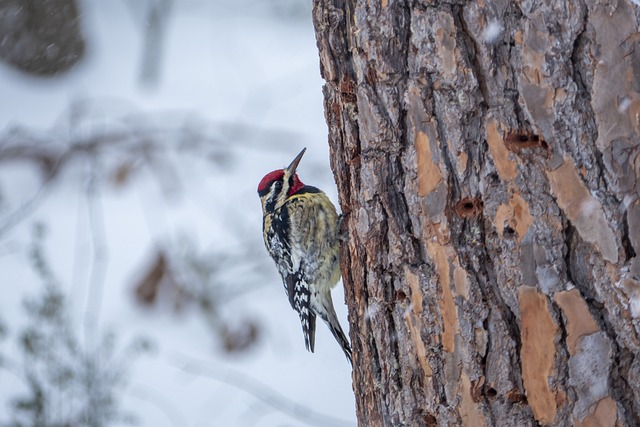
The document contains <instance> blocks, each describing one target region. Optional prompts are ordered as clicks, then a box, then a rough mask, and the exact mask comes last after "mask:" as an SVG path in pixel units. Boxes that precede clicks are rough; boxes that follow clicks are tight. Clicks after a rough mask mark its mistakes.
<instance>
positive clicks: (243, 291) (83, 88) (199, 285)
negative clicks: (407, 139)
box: [0, 0, 355, 427]
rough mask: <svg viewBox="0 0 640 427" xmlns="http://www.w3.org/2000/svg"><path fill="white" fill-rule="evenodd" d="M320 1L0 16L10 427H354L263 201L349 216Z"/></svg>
mask: <svg viewBox="0 0 640 427" xmlns="http://www.w3.org/2000/svg"><path fill="white" fill-rule="evenodd" d="M310 3H311V2H309V1H308V0H110V1H100V0H0V291H1V293H0V426H45V427H46V426H85V425H86V426H120V425H141V426H159V427H162V426H261V427H266V426H308V425H312V426H329V427H330V426H354V425H355V403H354V397H353V392H352V390H351V370H350V366H349V364H348V362H347V360H346V359H345V357H344V355H343V353H342V351H341V350H340V347H339V346H338V345H337V343H336V342H335V340H334V339H333V337H332V336H331V334H330V333H329V331H328V329H327V328H326V326H325V325H324V324H320V323H319V324H318V332H317V336H316V353H315V354H311V353H308V352H307V351H306V350H305V348H304V340H303V336H302V332H301V327H300V323H299V320H298V316H297V315H296V314H295V313H294V312H293V311H292V310H291V308H290V306H289V303H288V300H287V298H286V296H285V293H284V290H283V286H282V283H281V281H280V278H279V276H278V274H277V271H276V268H275V266H274V265H273V262H272V261H271V259H270V258H269V257H268V255H267V252H266V250H265V249H264V245H263V242H262V229H261V228H262V224H261V221H262V217H261V214H262V212H261V208H260V203H259V200H258V196H257V194H256V188H257V184H258V182H259V181H260V179H261V178H262V176H263V175H265V174H266V173H267V172H269V171H271V170H273V169H277V168H281V167H283V166H285V165H287V164H289V162H290V161H291V160H292V159H293V157H294V156H295V155H296V154H297V153H298V152H299V151H300V150H301V149H302V147H305V146H306V147H307V148H308V149H307V154H306V155H305V157H304V159H303V161H302V163H301V166H300V168H299V172H300V175H301V179H302V180H303V181H305V182H307V183H309V184H312V185H315V186H317V187H320V188H322V189H324V190H325V191H326V192H327V194H328V195H329V197H330V198H331V199H332V200H333V201H334V203H337V196H336V193H335V184H334V182H333V177H332V174H331V171H330V168H329V153H328V144H327V130H326V125H325V123H324V115H323V99H322V92H321V88H322V80H321V78H320V73H319V60H318V54H317V49H316V45H315V38H314V33H313V25H312V21H311V4H310ZM333 298H334V302H335V305H336V310H337V312H338V315H339V317H340V320H341V323H342V324H343V326H344V327H346V326H347V322H346V308H345V306H344V297H343V292H342V289H341V285H339V286H338V288H337V289H336V290H335V291H334V293H333Z"/></svg>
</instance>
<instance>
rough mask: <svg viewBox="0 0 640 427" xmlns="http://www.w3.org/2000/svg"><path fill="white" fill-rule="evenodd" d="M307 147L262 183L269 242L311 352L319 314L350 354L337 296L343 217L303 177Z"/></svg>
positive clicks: (263, 224) (260, 194)
mask: <svg viewBox="0 0 640 427" xmlns="http://www.w3.org/2000/svg"><path fill="white" fill-rule="evenodd" d="M305 150H306V148H305V149H303V150H302V151H301V152H300V154H298V156H297V157H296V158H295V159H293V161H292V162H291V164H290V165H289V166H287V167H286V168H284V169H278V170H275V171H273V172H269V173H268V174H266V175H265V176H264V178H262V181H260V184H259V185H258V195H259V196H260V201H261V202H262V214H263V217H262V227H263V235H264V243H265V246H266V247H267V250H268V251H269V254H270V255H271V257H272V258H273V260H274V261H275V263H276V266H277V267H278V270H279V271H280V275H281V276H282V281H283V282H284V289H285V291H286V293H287V296H288V297H289V303H290V304H291V307H292V308H293V309H294V310H295V311H296V312H298V315H299V316H300V322H301V323H302V332H303V333H304V342H305V345H306V347H307V350H309V351H311V352H313V349H314V346H315V335H316V315H317V316H320V318H321V319H322V320H324V321H325V322H326V324H327V326H329V329H330V330H331V333H332V334H333V336H334V337H335V338H336V340H337V341H338V343H339V344H340V346H341V347H342V350H343V351H344V354H345V355H346V356H347V359H349V362H351V363H353V362H352V360H351V346H350V345H349V341H348V340H347V337H346V336H345V334H344V332H343V331H342V328H341V327H340V322H338V317H337V316H336V312H335V310H334V308H333V301H332V300H331V288H333V287H334V286H335V285H336V283H338V280H339V279H340V261H339V256H340V251H339V246H340V245H339V243H340V242H339V224H338V223H339V218H338V214H337V213H336V208H335V207H334V206H333V203H331V201H330V200H329V198H328V197H327V195H326V194H324V193H323V192H322V191H320V190H319V189H317V188H316V187H312V186H309V185H305V184H303V183H302V181H300V179H299V178H298V175H297V174H296V168H297V167H298V163H300V159H302V155H303V154H304V152H305Z"/></svg>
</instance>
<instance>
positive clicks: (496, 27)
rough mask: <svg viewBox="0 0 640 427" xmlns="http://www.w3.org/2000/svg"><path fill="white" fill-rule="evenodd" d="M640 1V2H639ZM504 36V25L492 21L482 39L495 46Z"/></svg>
mask: <svg viewBox="0 0 640 427" xmlns="http://www.w3.org/2000/svg"><path fill="white" fill-rule="evenodd" d="M638 1H640V0H638ZM500 34H502V25H500V23H499V22H498V21H495V20H494V21H491V22H489V23H488V24H487V26H486V27H485V29H484V31H483V32H482V38H483V39H484V41H485V43H489V44H493V43H495V42H497V41H498V37H500Z"/></svg>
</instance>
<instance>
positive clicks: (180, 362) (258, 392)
mask: <svg viewBox="0 0 640 427" xmlns="http://www.w3.org/2000/svg"><path fill="white" fill-rule="evenodd" d="M172 359H174V361H173V362H170V363H171V364H172V365H174V366H175V367H177V368H178V369H181V370H183V371H185V372H189V373H192V374H195V375H200V376H205V377H209V378H211V379H213V380H216V381H219V382H222V383H224V384H227V385H230V386H232V387H235V388H237V389H239V390H242V391H244V392H245V393H247V394H250V395H251V396H253V397H255V398H256V399H259V400H260V401H262V402H263V403H265V404H266V405H268V406H270V407H271V408H273V409H275V410H276V411H278V412H280V413H282V414H285V415H287V416H289V417H291V418H293V419H296V420H298V421H300V422H302V423H304V424H307V425H313V426H319V427H353V424H352V423H350V422H349V421H346V420H343V419H340V418H336V417H333V416H331V415H326V414H322V413H320V412H317V411H315V410H313V409H311V408H310V407H308V406H306V405H303V404H301V403H298V402H296V401H294V400H292V399H290V398H288V397H286V396H284V395H282V394H280V393H278V392H277V391H275V390H274V389H272V388H271V387H269V386H266V385H264V384H262V383H260V382H259V381H257V380H255V379H253V378H251V377H249V376H247V375H243V374H241V373H239V372H234V371H231V370H229V369H225V370H224V371H223V370H222V369H220V368H218V367H216V366H214V365H213V364H211V363H207V362H204V361H200V360H197V359H194V358H192V357H189V356H186V355H184V354H176V355H175V356H174V357H172Z"/></svg>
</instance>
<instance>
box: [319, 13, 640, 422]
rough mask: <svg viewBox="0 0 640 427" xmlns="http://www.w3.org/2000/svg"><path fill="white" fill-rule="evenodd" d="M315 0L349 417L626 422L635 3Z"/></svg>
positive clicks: (637, 308)
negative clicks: (348, 343)
mask: <svg viewBox="0 0 640 427" xmlns="http://www.w3.org/2000/svg"><path fill="white" fill-rule="evenodd" d="M313 19H314V24H315V28H316V35H317V41H318V48H319V53H320V59H321V71H322V75H323V77H324V79H325V80H326V84H325V86H324V96H325V114H326V119H327V123H328V126H329V143H330V146H331V164H332V168H333V171H334V175H335V178H336V182H337V185H338V190H339V197H340V205H341V208H342V211H343V213H344V214H345V229H346V231H347V235H348V239H347V241H346V242H345V244H344V245H343V248H342V273H343V280H344V286H345V294H346V299H347V304H348V306H349V321H350V324H351V340H352V343H353V349H354V371H353V387H354V391H355V394H356V402H357V416H358V420H359V424H360V425H361V426H366V427H369V426H401V425H410V426H429V425H439V426H458V425H465V426H501V427H502V426H535V425H554V426H564V425H575V426H638V425H640V339H639V333H640V260H639V258H640V257H636V253H637V254H640V202H639V201H638V195H639V193H640V184H639V182H640V180H639V178H640V136H639V135H640V48H637V47H638V42H639V41H640V35H639V33H637V29H638V24H639V21H640V19H639V13H638V6H635V5H634V4H632V3H631V2H629V1H627V0H619V1H616V0H613V1H589V2H584V1H541V0H529V1H525V0H521V1H509V0H496V1H486V0H484V1H483V0H478V1H469V2H465V1H449V2H445V1H426V0H425V1H417V0H415V1H406V0H405V1H401V0H379V1H374V0H368V1H364V0H314V9H313Z"/></svg>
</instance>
